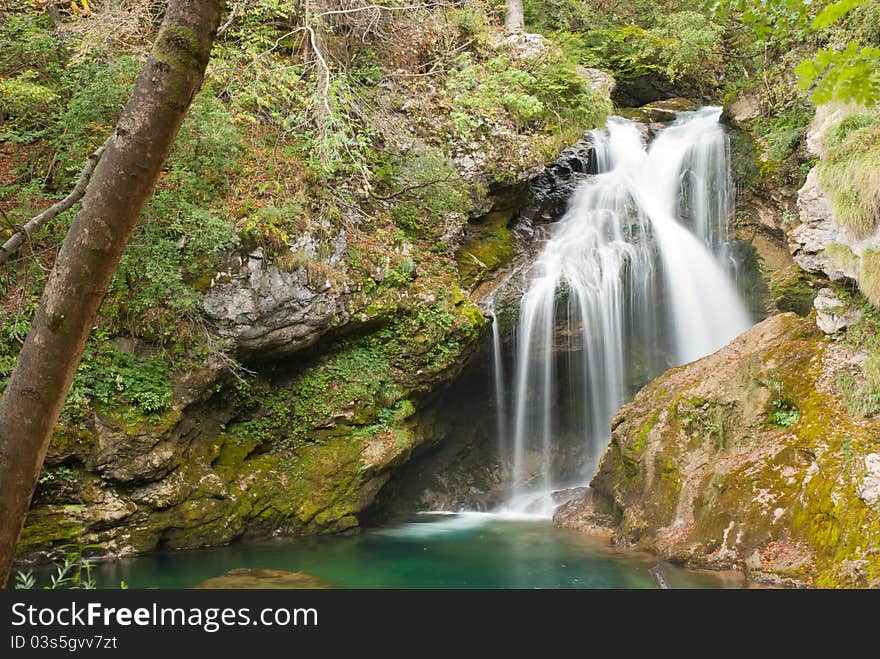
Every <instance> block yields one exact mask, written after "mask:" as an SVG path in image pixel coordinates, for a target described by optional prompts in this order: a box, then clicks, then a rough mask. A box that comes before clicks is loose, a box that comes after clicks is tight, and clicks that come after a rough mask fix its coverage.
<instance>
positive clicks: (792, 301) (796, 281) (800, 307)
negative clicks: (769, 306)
mask: <svg viewBox="0 0 880 659" xmlns="http://www.w3.org/2000/svg"><path fill="white" fill-rule="evenodd" d="M769 288H770V294H771V295H772V296H773V301H774V302H775V303H776V308H777V309H779V310H780V311H793V312H794V313H796V314H798V315H799V316H808V315H810V312H812V310H813V300H815V299H816V295H817V291H816V290H815V289H813V288H812V287H810V285H809V283H808V279H807V278H806V277H805V276H804V274H803V271H802V270H801V269H800V268H798V266H797V265H795V264H792V265H791V266H789V267H788V268H785V269H784V270H778V271H776V272H775V273H773V275H772V276H771V278H770V282H769Z"/></svg>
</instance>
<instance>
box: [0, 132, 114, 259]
mask: <svg viewBox="0 0 880 659" xmlns="http://www.w3.org/2000/svg"><path fill="white" fill-rule="evenodd" d="M112 139H113V136H112V135H111V136H110V137H108V138H107V141H106V142H104V144H102V145H101V146H100V147H98V148H97V149H96V150H95V152H94V153H93V154H92V155H90V156H89V162H88V163H87V164H86V166H85V168H84V169H83V171H82V174H80V177H79V181H77V183H76V186H74V188H73V191H71V193H70V194H69V195H67V196H66V197H65V198H64V199H62V200H61V201H59V202H56V203H55V204H53V205H52V206H50V207H49V208H47V209H46V210H44V211H43V212H42V213H40V214H39V215H37V216H36V217H34V218H32V219H31V220H29V221H28V222H27V223H26V224H25V225H24V226H22V227H21V229H19V230H18V231H16V232H15V233H14V234H12V236H10V238H9V240H7V241H6V242H5V243H3V246H2V247H0V263H3V262H4V261H6V260H7V259H8V258H9V257H10V256H12V255H13V254H14V253H15V252H16V251H17V250H18V248H19V247H21V246H22V245H23V244H24V243H25V242H30V239H31V236H32V235H33V234H34V233H35V232H36V231H37V229H39V228H40V227H41V226H43V225H44V224H45V223H46V222H48V221H49V220H51V219H53V218H55V217H57V216H58V215H60V214H61V213H63V212H64V211H66V210H67V209H68V208H70V207H71V206H73V205H74V204H75V203H76V202H78V201H79V200H80V199H82V198H83V195H85V193H86V188H87V187H88V186H89V180H90V179H91V178H92V172H94V171H95V167H96V166H97V164H98V161H99V160H100V159H101V156H102V155H104V151H105V150H106V149H107V145H108V144H110V140H112Z"/></svg>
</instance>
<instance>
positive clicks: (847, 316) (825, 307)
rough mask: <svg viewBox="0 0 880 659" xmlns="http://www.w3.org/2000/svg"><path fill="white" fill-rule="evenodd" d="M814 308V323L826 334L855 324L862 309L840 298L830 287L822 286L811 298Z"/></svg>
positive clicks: (859, 317)
mask: <svg viewBox="0 0 880 659" xmlns="http://www.w3.org/2000/svg"><path fill="white" fill-rule="evenodd" d="M813 306H814V307H815V309H816V325H818V327H819V329H820V330H822V331H823V332H825V333H826V334H834V333H835V332H838V331H840V330H842V329H846V328H847V327H850V326H852V325H855V324H856V323H857V322H859V320H861V318H862V311H861V310H860V309H855V308H853V307H852V306H851V305H849V304H847V303H846V302H844V301H843V300H841V299H840V296H839V295H837V293H835V292H834V291H833V290H832V289H830V288H823V289H822V290H820V291H819V295H818V296H816V299H815V300H813Z"/></svg>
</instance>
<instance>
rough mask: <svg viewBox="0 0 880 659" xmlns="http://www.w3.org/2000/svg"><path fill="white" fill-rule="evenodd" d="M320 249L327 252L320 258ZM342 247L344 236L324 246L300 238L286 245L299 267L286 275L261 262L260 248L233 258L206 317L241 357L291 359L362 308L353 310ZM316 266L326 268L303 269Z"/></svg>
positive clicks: (209, 299) (210, 295)
mask: <svg viewBox="0 0 880 659" xmlns="http://www.w3.org/2000/svg"><path fill="white" fill-rule="evenodd" d="M322 245H329V247H330V249H332V251H331V253H330V254H329V255H328V256H326V257H324V258H323V259H319V248H321V247H322ZM345 248H346V239H345V231H340V232H339V233H338V234H336V235H335V236H334V237H333V238H332V239H330V240H329V241H325V242H323V243H322V242H318V241H316V240H314V239H313V238H312V237H311V236H309V235H305V236H303V237H302V238H301V239H300V240H299V241H298V242H297V243H295V244H293V245H291V248H290V249H291V253H292V254H298V255H299V256H300V260H301V261H302V263H301V264H299V265H297V267H295V268H293V269H291V270H290V271H285V270H283V269H282V268H281V267H279V266H278V265H277V264H274V263H272V262H270V261H268V260H267V259H265V258H264V255H263V252H262V250H260V249H257V250H255V251H253V252H251V253H250V254H249V255H248V256H247V258H246V259H237V258H236V259H235V261H236V262H235V263H232V264H230V267H229V269H228V270H227V271H226V272H224V273H221V274H219V275H218V276H217V277H216V278H215V284H214V285H213V286H212V287H211V288H209V289H208V291H207V293H206V295H205V300H204V305H203V306H204V311H205V315H206V316H207V317H208V318H209V319H210V320H211V321H213V322H214V324H215V325H216V326H217V330H218V334H219V335H220V336H221V337H223V338H226V339H231V340H232V343H233V345H234V349H235V350H236V351H237V352H240V353H249V354H257V353H261V354H264V355H265V354H267V353H268V354H275V355H278V354H292V353H294V352H298V351H299V350H302V349H304V348H308V347H309V346H311V345H314V343H315V342H316V341H317V340H318V339H319V338H320V337H321V336H322V335H323V334H325V333H326V332H327V331H329V330H330V329H331V328H332V327H335V326H339V325H344V324H346V323H348V322H349V320H350V319H351V317H352V315H353V314H355V313H357V311H358V310H360V311H362V307H363V306H364V305H361V308H360V309H357V308H356V307H357V304H356V302H355V299H356V296H355V293H356V286H355V285H354V283H352V282H350V281H348V278H347V277H346V273H345V269H344V267H343V266H342V265H341V261H342V255H343V253H344V251H345ZM318 262H320V263H323V264H324V265H325V269H322V270H318V269H317V268H314V267H313V268H311V269H310V268H309V267H308V265H307V264H308V263H312V264H314V263H318Z"/></svg>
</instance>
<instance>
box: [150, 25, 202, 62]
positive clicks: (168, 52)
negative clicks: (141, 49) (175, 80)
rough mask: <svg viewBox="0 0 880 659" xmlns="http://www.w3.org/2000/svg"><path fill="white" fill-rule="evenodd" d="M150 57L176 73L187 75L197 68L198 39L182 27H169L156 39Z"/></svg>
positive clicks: (193, 33)
mask: <svg viewBox="0 0 880 659" xmlns="http://www.w3.org/2000/svg"><path fill="white" fill-rule="evenodd" d="M151 55H152V57H153V59H155V60H157V61H159V62H162V63H163V64H167V65H168V66H170V67H171V68H173V69H174V70H175V71H177V72H178V73H188V72H190V71H193V70H195V69H196V68H197V67H198V63H199V60H200V58H201V56H202V54H201V53H200V47H199V37H198V35H197V34H196V33H195V32H193V31H192V30H191V29H189V28H187V27H184V26H183V25H172V26H169V27H167V28H165V29H164V30H162V31H161V32H160V33H159V36H158V37H156V43H155V45H154V46H153V50H152V52H151Z"/></svg>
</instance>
